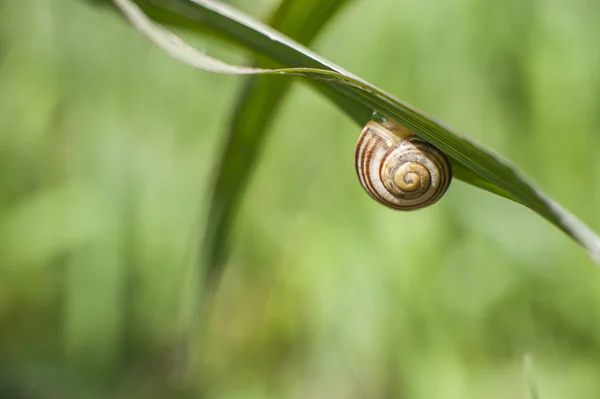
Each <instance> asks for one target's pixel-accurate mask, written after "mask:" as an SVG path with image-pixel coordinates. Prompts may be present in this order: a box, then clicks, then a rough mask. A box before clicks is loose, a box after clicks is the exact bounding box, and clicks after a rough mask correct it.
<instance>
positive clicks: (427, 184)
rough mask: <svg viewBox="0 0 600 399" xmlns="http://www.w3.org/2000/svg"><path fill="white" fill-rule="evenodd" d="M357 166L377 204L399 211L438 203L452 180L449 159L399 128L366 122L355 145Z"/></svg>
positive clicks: (365, 186) (360, 176) (363, 181)
mask: <svg viewBox="0 0 600 399" xmlns="http://www.w3.org/2000/svg"><path fill="white" fill-rule="evenodd" d="M355 166H356V172H357V174H358V178H359V180H360V183H361V185H362V186H363V188H364V189H365V190H366V191H367V193H369V195H371V197H373V198H374V199H375V200H376V201H378V202H380V203H381V204H383V205H386V206H388V207H390V208H394V209H400V210H412V209H420V208H423V207H426V206H428V205H431V204H433V203H434V202H436V201H437V200H439V199H440V198H441V197H442V195H444V193H445V192H446V190H447V189H448V186H449V185H450V181H451V180H452V169H451V166H450V162H449V161H448V158H447V157H446V156H445V155H444V153H442V152H441V151H440V150H439V149H437V148H436V147H434V146H433V145H431V144H429V143H427V142H426V141H424V140H422V139H421V138H419V137H417V136H415V135H414V134H413V133H412V132H410V131H408V130H406V129H405V128H403V127H401V126H400V125H397V124H394V123H393V122H389V121H387V122H386V124H385V126H384V125H382V124H379V123H377V122H374V121H371V122H369V123H367V125H366V126H365V128H364V129H363V132H362V134H361V135H360V138H359V140H358V143H357V145H356V152H355Z"/></svg>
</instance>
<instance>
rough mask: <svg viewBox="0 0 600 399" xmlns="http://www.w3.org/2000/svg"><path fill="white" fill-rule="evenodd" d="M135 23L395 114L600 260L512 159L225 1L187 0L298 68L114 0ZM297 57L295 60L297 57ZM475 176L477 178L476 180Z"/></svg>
mask: <svg viewBox="0 0 600 399" xmlns="http://www.w3.org/2000/svg"><path fill="white" fill-rule="evenodd" d="M114 1H115V4H117V5H118V6H119V8H121V10H122V11H123V12H124V13H125V15H126V16H127V17H128V19H129V20H130V21H131V22H132V24H133V25H134V26H136V27H137V29H138V30H140V32H141V33H143V34H144V35H145V36H146V37H147V38H148V39H150V40H151V41H153V42H154V43H155V44H156V45H157V46H159V47H160V48H161V49H162V50H163V51H165V52H166V53H168V54H169V55H171V56H172V57H173V58H175V59H177V60H179V61H180V62H183V63H186V64H188V65H190V66H193V67H195V68H199V69H203V70H207V71H211V72H217V73H224V74H250V75H251V74H269V75H280V76H281V75H292V76H302V77H307V78H310V79H314V80H317V81H319V82H320V83H322V84H324V85H327V86H329V87H330V88H332V89H334V90H337V91H338V92H339V93H341V94H342V95H344V96H345V97H348V98H350V99H352V100H354V101H355V102H356V103H359V104H362V105H363V106H364V107H366V108H368V109H371V110H374V111H376V112H379V113H380V114H382V115H385V116H386V117H389V118H392V119H394V120H396V121H398V122H399V123H401V124H402V125H404V126H405V127H407V128H408V129H410V130H412V131H413V132H415V133H416V134H417V135H419V136H420V137H422V138H423V139H425V140H427V141H428V142H430V143H432V144H433V145H435V146H436V147H438V148H439V149H440V150H442V151H443V152H444V153H445V154H446V155H447V156H448V157H449V158H450V159H451V160H452V162H453V166H454V165H458V168H456V172H457V173H456V174H455V177H457V178H458V179H461V180H464V181H466V182H467V183H472V184H473V181H475V182H476V183H477V184H475V185H477V186H478V187H482V188H484V189H487V190H489V191H492V192H495V193H496V194H500V195H503V196H505V197H507V198H511V199H514V200H516V201H517V202H519V203H521V204H523V205H525V206H527V207H528V208H530V209H531V210H533V211H534V212H536V213H538V214H539V215H540V216H542V217H544V218H545V219H547V220H548V221H550V222H551V223H552V224H554V225H555V226H557V227H558V228H559V229H561V230H562V231H564V232H565V233H566V234H568V235H569V236H570V237H572V238H573V239H574V240H575V241H576V242H577V243H579V244H580V245H581V246H582V247H584V248H585V249H586V250H587V251H588V253H589V254H590V256H591V258H592V259H593V260H594V261H595V262H596V263H597V264H599V265H600V237H598V236H597V235H596V233H594V232H593V231H592V230H591V229H590V228H589V227H587V226H586V225H585V224H584V223H582V222H581V221H580V220H578V219H577V218H576V217H575V216H573V215H572V214H571V213H569V212H568V211H566V210H565V209H563V208H562V207H561V206H560V205H558V204H557V203H556V202H554V201H553V200H552V199H550V198H549V197H547V196H546V195H544V194H543V193H542V192H541V191H539V190H538V189H536V188H535V187H534V186H533V184H532V183H530V182H529V181H528V180H527V179H525V178H524V177H523V176H521V175H520V174H519V173H518V172H517V171H516V169H515V168H514V167H513V166H511V165H510V164H509V163H508V162H507V161H505V160H503V159H501V158H500V157H498V156H497V155H495V154H493V153H492V152H491V151H489V150H487V149H484V148H483V147H481V146H479V145H477V144H475V143H474V142H472V141H471V140H468V139H467V138H465V137H462V136H460V135H459V134H458V133H457V132H455V131H453V130H452V129H450V128H449V127H446V126H445V125H443V124H442V123H440V122H438V121H436V120H435V119H433V118H432V117H429V116H427V115H426V114H424V113H423V112H421V111H418V110H417V109H415V108H413V107H412V106H410V105H408V104H405V103H403V102H402V101H400V100H398V99H397V98H395V97H394V96H392V95H390V94H388V93H386V92H384V91H383V90H381V89H379V88H377V87H375V86H373V85H371V84H370V83H368V82H366V81H364V80H362V79H360V78H358V77H356V76H354V75H352V74H351V73H349V72H347V71H345V70H343V69H342V68H340V67H338V66H336V65H335V64H333V63H331V62H329V61H327V60H325V59H323V58H321V57H320V56H318V55H317V54H315V53H314V52H312V51H310V50H309V49H307V48H305V47H303V46H302V45H300V44H298V43H296V42H294V41H292V40H291V39H289V38H286V37H285V36H283V35H282V34H280V33H278V32H277V31H275V30H273V29H271V28H269V27H267V26H265V25H263V24H261V23H260V22H258V21H256V20H253V19H252V18H250V17H248V16H246V15H244V14H242V13H240V12H239V11H237V10H235V9H233V8H230V7H228V6H226V5H224V4H221V3H216V2H213V1H211V0H193V1H192V0H189V1H188V2H186V3H185V5H186V6H189V7H190V8H189V9H188V11H190V12H191V10H195V11H196V12H197V13H199V15H201V16H203V17H204V20H205V21H206V20H210V24H217V25H218V24H222V26H221V27H222V28H223V30H224V31H226V32H227V33H228V34H233V35H234V36H235V35H240V37H239V39H240V40H241V41H244V42H246V43H248V42H252V43H253V46H254V48H256V49H257V50H258V51H265V54H269V55H271V56H275V57H279V58H278V59H279V60H280V61H282V62H284V63H286V64H287V65H290V63H289V62H290V61H291V62H292V63H291V65H298V66H299V67H294V68H281V69H260V68H252V67H243V66H234V65H228V64H225V63H223V62H221V61H219V60H216V59H214V58H211V57H209V56H207V55H205V54H202V53H200V52H198V51H196V50H194V49H193V48H192V47H190V46H188V45H187V44H185V43H184V42H183V41H182V40H181V39H180V38H178V37H177V36H175V35H173V34H172V33H170V32H169V31H167V30H166V29H164V28H163V27H161V26H159V25H157V24H155V23H154V22H153V21H151V20H150V19H149V18H148V17H147V16H146V15H145V14H144V13H143V12H142V11H141V10H140V8H139V7H138V6H136V5H135V4H134V3H133V2H132V1H131V0H114ZM294 60H295V61H297V63H296V64H294V63H293V62H294ZM475 176H476V177H477V179H474V178H475Z"/></svg>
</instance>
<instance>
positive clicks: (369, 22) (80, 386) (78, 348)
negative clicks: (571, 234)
mask: <svg viewBox="0 0 600 399" xmlns="http://www.w3.org/2000/svg"><path fill="white" fill-rule="evenodd" d="M298 1H301V0H298ZM232 3H233V4H235V5H236V6H238V7H240V8H241V9H243V10H245V11H247V12H249V13H251V14H252V15H254V16H256V17H259V18H262V19H264V18H266V16H267V15H268V12H269V10H270V9H272V7H273V6H275V5H276V4H274V2H273V1H270V0H269V1H268V0H261V1H258V0H243V1H241V0H239V1H232ZM599 16H600V2H598V1H594V0H574V1H570V2H561V1H551V0H546V1H541V0H508V1H504V2H499V1H497V0H452V1H447V0H427V1H422V0H403V1H398V0H355V1H354V2H352V3H351V4H350V5H349V6H348V7H346V8H345V9H344V10H343V11H342V12H341V13H340V14H339V15H338V16H337V17H336V18H335V20H334V21H333V22H332V23H331V24H330V25H329V26H327V27H326V29H324V31H323V33H322V34H321V35H320V37H319V40H318V41H317V42H316V43H315V44H314V45H313V46H312V47H313V48H315V49H316V50H317V51H318V52H319V53H320V54H322V55H324V56H325V57H327V58H329V59H331V60H332V61H334V62H336V63H339V64H340V65H342V66H343V67H344V68H347V69H349V70H350V71H352V72H353V73H356V74H358V75H359V76H361V77H364V78H365V79H367V80H369V81H371V82H373V83H375V84H376V85H378V86H380V87H382V88H384V89H386V90H388V91H390V92H392V93H394V94H396V95H397V96H398V97H400V98H401V99H403V100H406V101H408V102H409V103H412V104H414V105H415V106H417V107H418V108H420V109H422V110H424V111H426V112H427V113H428V114H431V115H434V116H436V117H437V118H438V119H440V120H443V121H445V122H446V123H447V124H449V125H451V126H453V127H455V128H457V129H458V130H460V131H462V132H465V134H466V135H468V136H470V137H472V138H473V139H475V140H477V141H479V142H481V143H483V144H485V145H487V146H489V147H490V148H492V149H494V150H495V151H496V152H498V153H500V154H502V155H504V156H506V157H507V158H508V159H510V160H511V161H513V162H514V163H515V164H516V165H517V166H518V167H519V168H520V169H521V170H523V171H524V172H526V174H527V175H529V176H531V177H532V179H533V180H534V181H535V182H536V183H537V185H538V186H539V187H541V188H542V189H543V190H545V191H546V192H547V193H548V194H550V195H551V196H552V197H553V198H555V199H557V200H558V202H560V203H561V204H562V205H564V206H566V207H567V209H570V210H572V211H573V212H574V213H575V214H576V215H578V216H579V217H581V218H582V219H583V220H584V221H585V222H587V223H588V224H590V225H591V226H592V227H593V228H594V229H595V230H596V231H600V208H599V207H598V204H599V203H600V177H599V176H600V157H598V155H597V152H598V148H600V131H599V130H600V129H599V128H600V112H599V110H600V48H599V47H598V37H600V25H599V24H598V17H599ZM198 47H199V48H201V49H202V50H206V51H207V52H208V53H209V54H211V55H215V56H219V57H224V58H226V59H227V60H230V61H236V62H247V61H248V59H247V58H244V56H243V54H241V53H239V52H238V53H237V54H236V53H235V52H234V53H233V54H232V51H231V50H232V48H231V47H224V46H223V45H222V44H220V43H216V42H214V41H212V39H211V38H201V39H200V40H198ZM242 81H243V78H240V77H231V76H220V75H213V74H209V73H204V72H201V71H196V70H193V69H191V68H188V67H185V66H182V65H180V64H178V63H177V62H175V61H173V60H172V59H170V58H168V57H167V56H165V55H164V54H163V53H161V52H160V51H159V50H158V49H156V48H154V47H152V46H151V45H150V44H149V43H148V42H147V41H146V40H145V39H144V38H143V37H141V35H140V34H138V33H137V32H135V31H134V30H133V29H132V28H131V27H129V26H127V25H126V24H125V23H124V22H123V21H122V20H120V19H119V18H117V17H116V16H115V14H113V13H111V12H110V11H109V10H105V9H103V8H99V7H93V6H91V5H90V4H88V2H82V1H74V0H54V1H52V2H50V1H47V0H4V1H1V2H0V165H1V166H0V398H1V399H5V398H7V399H8V398H10V399H13V398H104V397H107V398H113V397H115V398H166V397H185V398H188V397H189V398H211V399H212V398H235V399H238V398H239V399H242V398H243V399H246V398H248V399H259V398H261V399H262V398H265V399H270V398H273V399H275V398H277V399H278V398H344V399H351V398H411V399H412V398H427V399H429V398H444V399H452V398H487V399H495V398H498V399H500V398H503V399H504V398H527V397H528V395H529V392H528V387H527V382H526V381H527V378H526V375H525V371H524V364H523V359H524V357H525V356H526V355H527V354H529V355H530V357H531V359H532V362H533V368H532V370H533V371H532V373H531V374H530V375H529V377H530V378H533V379H534V380H535V384H536V385H537V386H538V387H539V391H540V396H541V397H542V398H580V399H585V398H590V399H591V398H598V397H600V379H599V378H598V375H600V374H599V373H600V279H599V276H598V273H599V271H598V270H597V269H596V268H595V267H594V265H593V264H592V262H591V261H590V260H589V259H588V258H587V256H586V254H585V252H584V251H583V250H582V249H580V248H579V247H578V246H577V245H576V244H574V243H573V242H572V241H571V240H570V239H569V238H568V237H566V236H565V235H563V234H562V233H561V232H559V231H558V230H557V229H555V228H554V227H553V226H551V225H550V224H549V223H547V222H545V221H544V220H542V219H541V218H539V217H538V216H536V215H534V214H533V213H532V212H530V211H528V210H527V209H526V208H524V207H521V206H519V205H517V204H514V203H511V202H509V201H506V200H504V199H502V198H500V197H496V196H493V195H492V194H489V193H487V192H483V191H481V190H478V189H475V188H473V187H471V186H468V185H466V184H463V183H461V182H459V181H455V182H454V183H453V185H452V186H451V187H450V190H449V192H448V193H447V195H446V196H445V197H444V199H443V200H442V201H441V202H440V203H438V204H437V205H435V206H433V207H431V208H428V209H424V210H421V211H417V212H411V213H399V212H394V211H391V210H388V209H386V208H384V207H382V206H380V205H378V204H377V203H375V202H374V201H372V200H371V199H370V198H369V197H368V195H366V194H365V193H364V192H363V189H362V188H361V187H360V185H359V183H358V180H357V178H356V176H355V172H354V167H353V151H354V145H355V143H356V140H357V138H358V134H359V132H360V128H358V127H357V126H355V125H354V124H353V123H352V122H350V121H349V120H347V119H346V118H345V117H344V116H343V115H342V114H341V113H340V112H339V111H338V110H337V109H336V108H335V107H334V106H333V105H332V104H330V103H329V102H327V101H326V100H325V99H323V98H321V97H319V95H318V94H316V93H315V92H314V91H312V90H311V89H309V88H306V87H305V86H301V85H299V84H296V85H295V86H294V89H293V91H292V92H291V95H290V96H289V97H287V98H285V100H284V101H285V105H284V107H283V109H282V112H281V113H280V114H279V115H278V117H277V120H276V123H275V124H274V126H273V128H272V131H271V134H270V137H269V140H268V142H267V145H266V146H265V148H264V151H263V153H262V156H261V161H260V164H259V166H258V168H257V170H256V173H255V174H254V176H253V178H252V181H251V185H250V187H249V189H248V190H247V192H246V196H245V198H244V201H243V206H242V209H241V211H240V213H239V215H238V216H239V217H238V219H237V221H236V224H235V228H234V234H233V241H232V253H231V256H230V257H229V261H228V263H227V265H226V271H225V274H224V276H223V280H222V284H221V285H220V287H219V290H218V292H217V293H216V297H215V300H214V303H211V304H210V305H206V306H205V307H204V308H209V309H210V311H209V312H208V313H206V314H207V315H208V316H206V317H205V318H204V319H203V321H202V327H203V328H201V329H200V330H197V331H195V332H192V333H190V331H189V322H188V321H189V320H188V316H187V315H189V313H190V309H193V306H192V305H191V304H192V303H194V301H197V300H198V299H197V296H198V295H197V293H195V292H194V289H193V287H194V286H195V284H194V282H193V281H194V280H193V268H194V267H196V266H195V260H196V259H197V258H198V251H199V249H198V243H200V242H201V234H202V228H203V220H205V218H206V214H205V209H206V205H207V203H208V199H209V195H210V190H211V184H212V182H213V174H214V163H215V161H216V159H217V156H218V155H219V154H220V148H221V145H222V143H223V141H222V139H223V138H224V133H225V131H226V129H227V126H228V123H229V121H228V119H229V117H230V115H231V112H232V106H233V105H234V103H235V99H236V96H237V95H238V93H239V90H240V87H241V83H242ZM190 282H191V283H190ZM205 310H206V309H205ZM182 339H191V340H192V341H194V342H196V344H195V345H193V346H191V348H192V352H191V353H187V354H186V355H187V356H188V357H189V358H190V359H192V362H193V363H194V369H193V370H195V371H194V373H195V374H194V375H193V376H192V378H191V379H190V380H184V379H182V378H181V377H180V375H179V371H178V367H179V365H180V363H182V360H181V358H182V354H181V353H180V349H181V341H182Z"/></svg>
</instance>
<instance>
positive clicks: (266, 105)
mask: <svg viewBox="0 0 600 399" xmlns="http://www.w3.org/2000/svg"><path fill="white" fill-rule="evenodd" d="M346 3H348V0H329V1H323V0H303V1H301V2H299V1H295V0H283V2H282V3H281V4H280V6H279V7H278V8H277V10H276V12H275V13H274V15H273V17H272V18H271V21H270V23H269V25H270V26H272V27H273V28H276V29H278V30H279V31H281V32H282V33H284V34H286V35H288V36H289V37H292V38H294V39H296V40H297V41H298V42H300V43H303V44H308V43H310V42H311V41H312V40H313V39H314V38H315V36H316V35H317V34H318V33H319V32H320V31H321V29H322V28H323V27H324V26H325V25H326V24H327V22H328V21H329V20H331V18H332V17H333V16H334V15H335V14H336V13H337V11H339V10H340V9H341V8H342V6H344V5H345V4H346ZM255 65H259V66H260V67H262V68H270V69H272V68H277V67H281V64H278V63H277V62H274V61H271V60H269V59H266V58H264V57H260V58H259V59H257V60H256V63H255ZM291 84H292V80H290V79H285V80H284V79H272V78H270V77H268V76H250V77H248V79H247V80H246V82H245V83H244V88H243V90H242V93H241V95H240V97H239V99H238V101H237V104H236V106H235V109H234V112H233V115H232V118H231V125H230V127H229V131H228V134H227V138H226V142H225V148H224V151H223V154H222V156H221V158H220V159H219V161H218V164H217V168H216V182H215V186H214V189H213V192H212V199H211V202H210V205H209V208H208V219H207V221H206V230H205V234H204V239H205V243H204V246H203V248H205V253H204V254H203V257H204V262H205V264H206V266H207V269H206V275H207V277H206V279H207V282H209V281H211V280H212V279H213V278H215V277H216V276H217V275H218V273H219V270H220V268H221V265H222V263H223V257H224V255H225V254H226V251H227V248H226V246H227V242H228V240H227V235H228V233H229V231H230V225H231V223H232V221H233V218H234V214H235V211H236V209H237V207H238V205H239V204H240V202H241V199H242V194H243V191H244V188H245V186H246V184H247V182H248V180H249V179H250V176H251V174H252V171H253V169H254V166H255V164H256V161H257V157H258V154H259V152H260V149H261V148H262V146H263V143H264V141H265V138H266V135H267V132H268V129H269V126H270V124H271V122H272V120H273V118H274V116H275V115H276V113H277V111H278V109H279V106H280V104H281V103H282V99H283V97H284V96H285V95H286V94H287V92H288V91H289V89H290V87H291Z"/></svg>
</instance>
